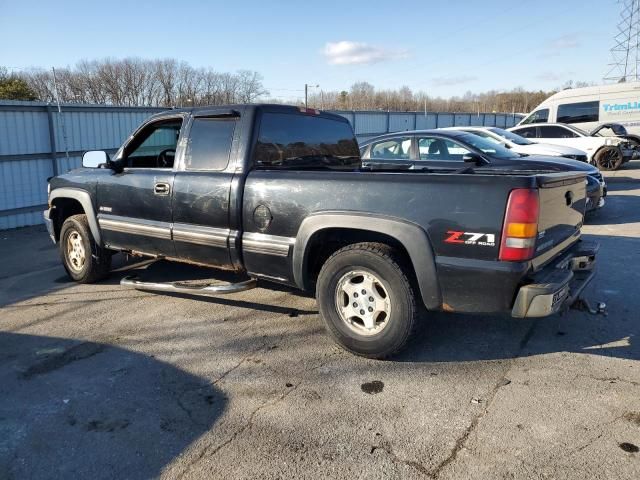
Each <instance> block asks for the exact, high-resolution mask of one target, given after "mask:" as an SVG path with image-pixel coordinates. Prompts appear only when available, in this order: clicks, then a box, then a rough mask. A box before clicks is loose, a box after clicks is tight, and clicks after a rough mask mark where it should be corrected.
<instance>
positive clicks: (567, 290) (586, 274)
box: [511, 241, 599, 318]
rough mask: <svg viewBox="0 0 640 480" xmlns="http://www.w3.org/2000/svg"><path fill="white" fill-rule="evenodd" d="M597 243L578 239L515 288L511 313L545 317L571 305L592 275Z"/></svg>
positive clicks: (597, 247)
mask: <svg viewBox="0 0 640 480" xmlns="http://www.w3.org/2000/svg"><path fill="white" fill-rule="evenodd" d="M598 249H599V244H598V243H596V242H585V241H581V242H578V243H576V244H575V245H574V246H573V247H571V248H570V249H569V250H567V251H566V252H565V253H564V254H563V255H562V256H560V258H559V259H558V260H556V261H555V262H553V263H552V264H550V265H548V266H546V267H545V268H544V269H542V270H541V271H539V272H537V273H536V274H535V275H534V276H533V278H532V279H531V280H532V282H531V283H528V284H526V285H523V286H522V287H520V289H519V290H518V294H517V296H516V300H515V303H514V305H513V309H512V310H511V316H513V317H516V318H533V317H546V316H548V315H551V314H553V313H556V312H558V311H560V310H562V309H564V308H566V307H569V306H571V305H572V304H573V303H574V302H575V301H576V300H577V299H578V297H579V296H580V294H581V293H582V291H583V290H584V288H585V287H586V286H587V285H588V284H589V282H590V281H591V280H592V279H593V277H594V276H595V262H596V255H597V253H598Z"/></svg>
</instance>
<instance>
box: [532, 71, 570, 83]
mask: <svg viewBox="0 0 640 480" xmlns="http://www.w3.org/2000/svg"><path fill="white" fill-rule="evenodd" d="M572 75H575V72H573V71H566V72H551V71H544V72H540V73H539V74H537V75H536V76H535V77H534V78H535V79H536V80H540V81H542V82H559V81H561V80H565V79H567V78H570V77H571V76H572Z"/></svg>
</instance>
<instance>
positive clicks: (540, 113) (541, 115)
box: [520, 108, 549, 125]
mask: <svg viewBox="0 0 640 480" xmlns="http://www.w3.org/2000/svg"><path fill="white" fill-rule="evenodd" d="M548 121H549V109H548V108H541V109H540V110H536V111H535V112H533V113H532V114H531V115H529V116H528V117H527V118H525V119H524V120H523V121H522V122H521V123H520V125H526V124H528V123H547V122H548Z"/></svg>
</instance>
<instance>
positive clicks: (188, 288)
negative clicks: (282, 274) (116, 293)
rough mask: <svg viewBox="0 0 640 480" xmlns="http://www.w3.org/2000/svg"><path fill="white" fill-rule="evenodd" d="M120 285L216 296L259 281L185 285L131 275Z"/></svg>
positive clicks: (250, 286)
mask: <svg viewBox="0 0 640 480" xmlns="http://www.w3.org/2000/svg"><path fill="white" fill-rule="evenodd" d="M120 285H122V286H124V287H133V288H135V289H136V290H145V291H149V292H169V293H188V294H189V295H203V296H216V295H225V294H228V293H237V292H244V291H245V290H251V289H252V288H256V286H257V281H256V279H255V278H250V279H248V280H244V281H242V282H238V283H227V284H223V285H204V286H200V285H185V284H184V283H180V282H164V283H162V282H158V283H156V282H142V281H140V280H137V277H133V276H130V277H124V278H123V279H122V280H120Z"/></svg>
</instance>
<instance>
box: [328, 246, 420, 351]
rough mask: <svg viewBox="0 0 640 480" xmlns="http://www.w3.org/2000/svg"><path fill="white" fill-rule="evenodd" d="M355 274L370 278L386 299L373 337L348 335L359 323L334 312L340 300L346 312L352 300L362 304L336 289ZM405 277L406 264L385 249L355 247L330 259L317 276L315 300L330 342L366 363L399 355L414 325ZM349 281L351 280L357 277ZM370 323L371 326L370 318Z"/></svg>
mask: <svg viewBox="0 0 640 480" xmlns="http://www.w3.org/2000/svg"><path fill="white" fill-rule="evenodd" d="M360 271H363V272H367V273H371V274H373V275H374V276H375V278H376V279H378V280H379V281H380V282H381V284H382V286H383V289H384V290H383V292H384V293H385V294H386V295H387V296H388V299H389V305H390V314H389V315H388V317H387V316H386V314H381V315H382V317H383V322H384V327H382V329H381V330H380V331H379V332H378V333H373V334H371V333H368V334H366V335H365V334H359V333H358V332H357V331H354V329H356V330H358V329H360V330H361V329H362V328H363V327H360V326H359V325H358V323H357V321H358V320H359V319H358V318H357V317H353V318H354V319H355V320H353V321H352V320H345V319H343V315H342V314H341V313H340V311H339V308H340V307H339V304H338V302H343V301H346V303H345V304H343V308H350V307H349V305H346V304H351V301H352V300H355V301H360V300H362V301H365V300H364V299H360V300H358V299H357V298H354V299H351V298H350V295H349V294H347V293H345V292H343V291H340V290H339V288H340V285H343V283H341V281H342V280H341V279H344V278H345V277H347V278H348V277H349V276H350V275H352V274H356V273H357V272H360ZM411 276H412V275H411V274H410V270H409V268H408V266H407V262H406V261H404V259H403V258H402V257H400V256H399V255H398V254H397V252H396V251H395V250H394V249H392V248H391V247H389V246H388V245H385V244H380V243H357V244H353V245H348V246H346V247H344V248H342V249H340V250H338V251H336V252H335V253H334V254H333V255H331V257H329V259H328V260H327V261H326V262H325V263H324V265H323V266H322V269H321V270H320V274H319V275H318V281H317V285H316V298H317V301H318V306H319V309H320V314H321V316H322V318H323V320H324V322H325V325H326V327H327V330H328V331H329V333H330V334H331V335H332V336H333V338H334V339H335V340H336V342H337V343H338V344H339V345H340V346H341V347H343V348H344V349H345V350H348V351H349V352H352V353H355V354H356V355H361V356H363V357H368V358H378V359H383V358H387V357H389V356H391V355H394V354H395V353H398V352H399V351H400V350H402V348H403V347H404V346H405V344H406V343H407V340H408V339H409V338H410V337H411V335H412V334H413V333H414V331H415V329H416V326H417V324H418V321H417V317H418V309H417V307H416V300H415V294H414V288H413V285H412V282H411V280H410V277H411ZM354 278H355V280H356V281H357V275H356V277H354ZM358 288H359V287H358ZM338 292H340V294H341V296H342V297H339V296H338ZM354 295H357V292H356V293H355V294H354ZM363 297H365V296H363ZM340 298H343V299H344V300H341V299H340ZM368 298H373V297H368ZM345 305H346V306H345ZM354 306H355V303H354ZM358 308H359V307H358ZM359 311H360V312H364V310H359ZM378 318H380V317H378ZM374 324H376V325H377V323H376V319H374ZM376 328H377V327H376Z"/></svg>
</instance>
